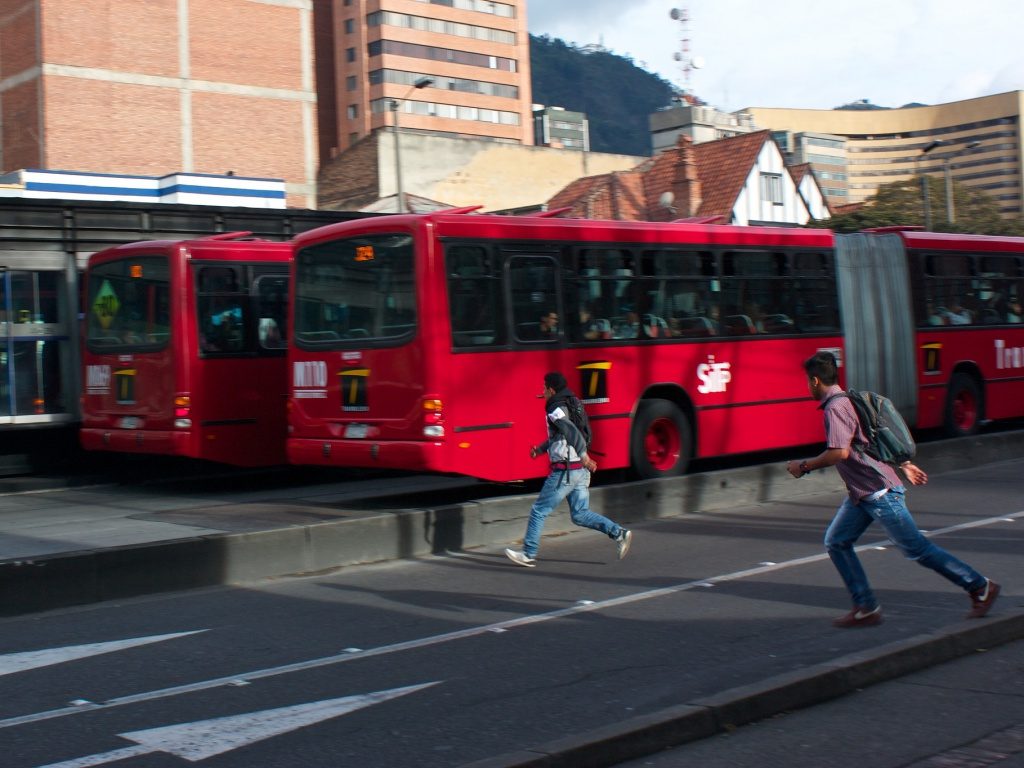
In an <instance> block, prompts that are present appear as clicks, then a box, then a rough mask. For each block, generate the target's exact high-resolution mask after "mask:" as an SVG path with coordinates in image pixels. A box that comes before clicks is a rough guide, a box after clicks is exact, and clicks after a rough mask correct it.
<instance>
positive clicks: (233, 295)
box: [80, 232, 292, 466]
mask: <svg viewBox="0 0 1024 768" xmlns="http://www.w3.org/2000/svg"><path fill="white" fill-rule="evenodd" d="M249 235H250V233H248V232H232V233H225V234H221V235H213V236H209V237H203V238H199V239H196V240H181V241H172V240H161V241H150V242H139V243H131V244H128V245H120V246H117V247H115V248H109V249H107V250H104V251H100V252H99V253H96V254H93V255H92V256H91V257H90V258H89V263H88V267H87V270H86V274H85V290H86V296H85V302H84V313H85V322H84V324H83V325H84V328H83V352H82V356H83V394H82V428H81V432H80V436H81V437H80V439H81V443H82V446H83V447H85V448H86V449H90V450H105V451H122V452H127V453H157V454H168V455H176V456H187V457H192V458H198V459H209V460H212V461H219V462H226V463H229V464H236V465H239V466H262V465H273V464H283V463H285V461H286V457H285V452H284V445H285V433H286V430H287V415H286V409H285V403H286V396H287V358H286V355H285V347H286V339H287V333H286V328H287V326H286V322H287V302H288V280H289V275H288V272H289V262H290V260H291V254H292V250H291V245H290V244H289V243H283V242H270V241H265V240H256V239H248V236H249Z"/></svg>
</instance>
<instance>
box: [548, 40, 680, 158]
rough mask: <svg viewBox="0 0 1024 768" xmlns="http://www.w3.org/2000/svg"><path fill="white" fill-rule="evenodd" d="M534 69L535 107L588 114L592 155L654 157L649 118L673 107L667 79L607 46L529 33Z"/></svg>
mask: <svg viewBox="0 0 1024 768" xmlns="http://www.w3.org/2000/svg"><path fill="white" fill-rule="evenodd" d="M530 68H531V70H532V87H533V101H534V103H536V104H544V105H545V106H549V107H564V108H565V109H568V110H570V111H573V112H584V113H586V115H587V120H588V121H589V123H590V149H591V150H592V151H593V152H610V153H613V154H620V155H638V156H647V155H650V154H651V133H650V128H649V126H648V122H647V116H648V115H649V114H650V113H651V112H656V111H657V110H659V109H661V108H662V107H666V106H668V105H669V104H670V103H671V101H672V96H673V95H674V94H675V91H676V89H675V87H674V86H673V85H672V84H671V83H669V82H668V81H667V80H664V79H663V78H661V77H659V76H658V75H653V74H651V73H650V72H647V71H645V70H643V69H641V68H640V67H638V66H636V64H634V63H633V61H632V59H629V58H626V57H624V56H619V55H618V54H615V53H612V52H610V51H608V50H606V49H604V48H600V47H596V46H587V47H578V46H576V45H573V44H569V43H566V42H564V41H563V40H559V39H557V38H551V37H548V36H547V35H541V36H536V35H530Z"/></svg>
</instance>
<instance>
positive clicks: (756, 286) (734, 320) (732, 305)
mask: <svg viewBox="0 0 1024 768" xmlns="http://www.w3.org/2000/svg"><path fill="white" fill-rule="evenodd" d="M788 273H789V270H788V268H787V257H786V254H784V253H771V252H767V251H746V252H740V251H736V252H727V253H725V254H724V255H723V257H722V275H723V279H722V305H723V306H722V308H721V312H722V325H723V327H724V330H725V333H726V335H728V336H748V335H751V334H757V333H783V332H788V333H792V332H793V320H792V317H791V316H790V314H789V313H790V312H791V311H792V309H791V307H792V303H793V300H794V299H795V297H793V296H790V283H791V281H790V280H789V279H788V276H789V274H788Z"/></svg>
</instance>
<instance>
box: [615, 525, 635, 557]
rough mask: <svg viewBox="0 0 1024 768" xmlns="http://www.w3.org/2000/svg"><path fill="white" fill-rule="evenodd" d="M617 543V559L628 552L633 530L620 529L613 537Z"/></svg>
mask: <svg viewBox="0 0 1024 768" xmlns="http://www.w3.org/2000/svg"><path fill="white" fill-rule="evenodd" d="M615 541H617V542H618V543H619V560H621V559H622V558H624V557H625V556H626V554H627V553H628V552H629V545H630V544H632V543H633V532H632V531H627V530H626V529H625V528H623V529H622V533H620V534H619V535H618V537H617V538H616V539H615Z"/></svg>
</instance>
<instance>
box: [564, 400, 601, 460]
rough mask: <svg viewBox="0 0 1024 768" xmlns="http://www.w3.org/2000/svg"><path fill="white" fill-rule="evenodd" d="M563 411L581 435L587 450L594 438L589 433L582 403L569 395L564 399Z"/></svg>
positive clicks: (587, 419)
mask: <svg viewBox="0 0 1024 768" xmlns="http://www.w3.org/2000/svg"><path fill="white" fill-rule="evenodd" d="M565 411H566V413H567V414H568V416H569V421H571V422H572V423H573V426H575V427H576V429H578V430H579V431H580V433H581V434H582V435H583V440H584V442H585V443H586V445H587V448H588V449H589V448H590V443H591V441H592V440H593V439H594V436H593V434H592V433H591V431H590V419H589V418H587V412H586V410H584V408H583V401H582V400H580V399H579V398H578V397H576V395H569V397H567V398H566V399H565Z"/></svg>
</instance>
